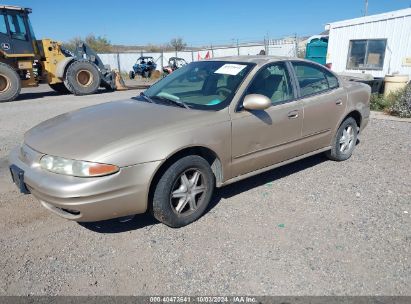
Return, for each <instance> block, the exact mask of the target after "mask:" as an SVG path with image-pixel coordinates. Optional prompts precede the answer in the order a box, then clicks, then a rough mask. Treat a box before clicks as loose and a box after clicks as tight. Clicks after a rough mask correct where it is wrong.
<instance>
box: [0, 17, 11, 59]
mask: <svg viewBox="0 0 411 304" xmlns="http://www.w3.org/2000/svg"><path fill="white" fill-rule="evenodd" d="M0 41H1V43H0V49H1V50H2V51H4V52H6V53H11V52H12V49H11V43H10V36H9V31H8V29H7V24H6V16H5V15H3V14H2V13H0Z"/></svg>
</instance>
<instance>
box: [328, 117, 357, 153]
mask: <svg viewBox="0 0 411 304" xmlns="http://www.w3.org/2000/svg"><path fill="white" fill-rule="evenodd" d="M350 130H351V131H350ZM351 132H352V133H351ZM357 137H358V125H357V122H356V121H355V119H354V118H352V117H348V118H346V119H345V120H344V121H343V122H342V123H341V125H340V127H339V128H338V130H337V133H336V135H335V137H334V140H333V143H332V148H331V150H330V151H327V152H326V153H325V155H326V156H327V157H328V158H329V159H331V160H335V161H343V160H347V159H349V158H350V157H351V155H352V152H353V151H354V148H355V145H356V143H357ZM344 145H345V146H344Z"/></svg>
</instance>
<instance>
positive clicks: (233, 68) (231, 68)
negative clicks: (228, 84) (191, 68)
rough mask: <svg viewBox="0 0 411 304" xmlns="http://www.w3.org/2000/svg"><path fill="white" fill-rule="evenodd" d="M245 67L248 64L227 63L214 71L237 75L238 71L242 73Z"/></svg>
mask: <svg viewBox="0 0 411 304" xmlns="http://www.w3.org/2000/svg"><path fill="white" fill-rule="evenodd" d="M245 67H246V65H244V64H234V63H227V64H225V65H223V66H222V67H220V68H219V69H218V70H217V71H215V72H214V73H216V74H226V75H233V76H235V75H237V74H238V73H240V72H241V71H242V70H243V69H244V68H245Z"/></svg>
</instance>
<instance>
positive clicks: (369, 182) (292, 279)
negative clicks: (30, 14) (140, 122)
mask: <svg viewBox="0 0 411 304" xmlns="http://www.w3.org/2000/svg"><path fill="white" fill-rule="evenodd" d="M137 93H138V91H125V92H115V93H101V94H97V95H92V96H84V97H75V96H70V95H68V96H58V95H56V94H54V93H52V92H49V91H48V90H47V88H46V87H44V86H42V87H40V88H37V89H30V90H29V91H28V90H25V93H24V94H23V95H22V96H21V98H20V100H17V101H15V102H13V103H3V104H0V121H1V129H0V142H1V146H0V229H1V230H0V231H1V234H0V269H2V271H0V295H110V294H115V295H154V294H155V295H158V294H163V295H182V294H185V295H198V294H202V295H229V294H253V295H411V293H410V290H411V283H410V278H411V267H410V256H411V255H410V241H411V229H410V227H411V225H410V213H411V204H410V203H411V191H410V189H411V180H410V168H411V157H410V156H411V153H410V152H411V123H407V122H396V121H386V120H379V119H371V121H370V124H369V126H368V127H367V128H366V129H365V131H364V133H363V134H362V135H361V136H360V144H359V145H358V146H357V149H356V151H355V152H354V155H353V157H352V158H351V159H349V160H348V161H345V162H341V163H336V162H332V161H328V160H326V159H325V158H324V157H322V156H314V157H311V158H308V159H305V160H302V161H299V162H297V163H294V164H291V165H288V166H285V167H282V168H279V169H276V170H273V171H272V172H268V173H265V174H262V175H259V176H256V177H253V178H250V179H247V180H245V181H242V182H239V183H236V184H233V185H230V186H227V187H225V188H223V189H220V190H218V191H217V194H216V197H215V199H214V200H213V203H212V205H211V207H210V210H209V211H208V212H207V213H206V215H205V216H203V217H202V218H201V219H200V220H198V221H197V222H195V223H193V224H191V225H189V226H187V227H184V228H181V229H171V228H168V227H166V226H164V225H162V224H159V223H157V222H155V221H154V220H152V219H151V218H150V217H149V216H147V215H138V216H136V217H134V218H133V219H132V220H131V221H128V222H123V223H122V222H119V221H118V220H111V221H106V222H102V223H93V224H87V225H80V224H78V223H75V222H70V221H67V220H64V219H61V218H59V217H57V216H55V215H53V214H51V213H49V212H47V211H46V210H45V209H44V208H42V207H41V206H40V204H39V203H38V202H37V201H36V200H35V199H34V198H33V197H32V196H30V195H26V196H25V195H21V194H19V193H18V192H17V190H16V189H15V186H14V185H12V183H11V182H10V178H9V176H8V168H7V163H6V155H7V154H8V153H9V151H10V149H11V148H12V147H13V146H14V145H17V144H19V143H20V142H21V140H22V138H23V133H24V131H26V130H27V129H29V128H30V127H32V126H34V125H35V124H37V123H39V122H40V121H43V120H45V119H47V118H50V117H52V116H55V115H58V114H60V113H63V112H66V111H69V110H73V109H76V108H80V107H84V106H88V105H91V104H96V103H101V102H105V101H109V100H120V99H124V98H127V97H130V96H133V95H136V94H137Z"/></svg>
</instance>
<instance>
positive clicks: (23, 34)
mask: <svg viewBox="0 0 411 304" xmlns="http://www.w3.org/2000/svg"><path fill="white" fill-rule="evenodd" d="M7 19H8V22H9V27H10V34H11V37H12V38H14V39H19V40H27V31H26V27H25V25H24V20H23V17H22V16H20V15H7Z"/></svg>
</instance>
